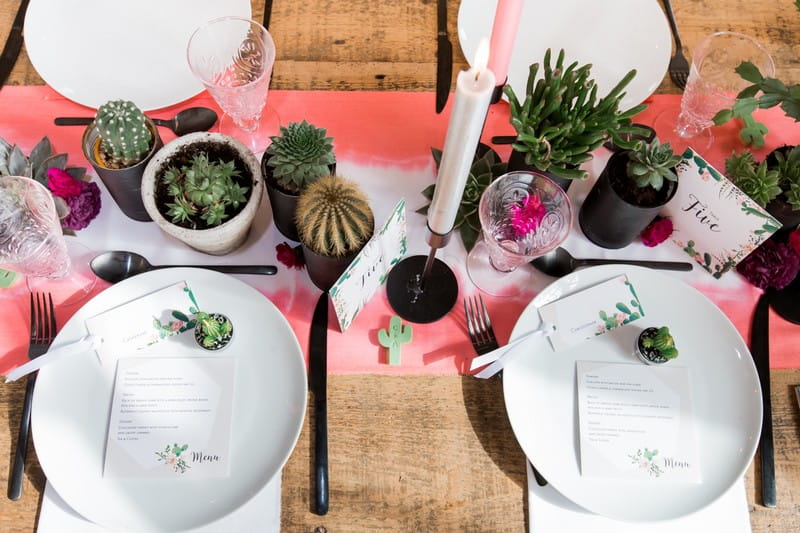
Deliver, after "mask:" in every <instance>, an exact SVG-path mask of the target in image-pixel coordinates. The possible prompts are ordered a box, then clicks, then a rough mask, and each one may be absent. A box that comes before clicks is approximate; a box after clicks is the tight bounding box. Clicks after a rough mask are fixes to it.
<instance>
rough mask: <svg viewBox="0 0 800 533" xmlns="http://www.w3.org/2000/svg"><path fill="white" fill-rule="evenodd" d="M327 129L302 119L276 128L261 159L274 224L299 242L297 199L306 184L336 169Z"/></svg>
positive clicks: (288, 236)
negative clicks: (296, 217) (296, 216)
mask: <svg viewBox="0 0 800 533" xmlns="http://www.w3.org/2000/svg"><path fill="white" fill-rule="evenodd" d="M326 134H327V131H326V130H325V129H323V128H318V127H316V126H314V125H313V124H309V123H308V122H306V121H305V120H304V121H302V122H290V123H289V124H288V125H287V126H285V127H284V126H281V127H280V135H276V136H274V137H271V139H272V144H270V145H269V146H268V147H267V150H266V151H265V152H264V155H263V156H262V158H261V170H262V172H263V173H264V180H265V181H266V183H267V194H268V195H269V202H270V205H271V206H272V217H273V220H274V221H275V226H276V227H277V228H278V231H280V232H281V233H282V234H283V235H284V236H285V237H286V238H288V239H291V240H293V241H299V240H300V237H299V234H298V231H297V225H296V223H295V213H296V211H297V201H298V198H299V196H300V193H302V192H303V191H304V190H305V189H306V188H307V187H308V186H309V185H311V184H312V183H314V182H315V181H317V180H318V179H320V178H321V177H323V176H331V175H333V174H334V173H335V172H336V156H335V154H334V153H333V138H332V137H327V136H326Z"/></svg>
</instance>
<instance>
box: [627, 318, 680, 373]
mask: <svg viewBox="0 0 800 533" xmlns="http://www.w3.org/2000/svg"><path fill="white" fill-rule="evenodd" d="M636 354H637V355H638V356H639V359H641V360H642V361H643V362H644V363H647V364H648V365H660V364H663V363H666V362H667V361H670V360H672V359H675V358H676V357H678V349H677V348H676V347H675V339H674V338H672V335H671V334H670V332H669V328H668V327H666V326H662V327H660V328H655V327H650V328H646V329H645V330H644V331H642V332H641V333H640V334H639V336H638V337H637V338H636Z"/></svg>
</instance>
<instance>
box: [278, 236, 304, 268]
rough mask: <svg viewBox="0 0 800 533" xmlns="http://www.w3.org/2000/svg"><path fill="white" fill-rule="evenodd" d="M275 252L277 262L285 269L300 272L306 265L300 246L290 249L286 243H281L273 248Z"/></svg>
mask: <svg viewBox="0 0 800 533" xmlns="http://www.w3.org/2000/svg"><path fill="white" fill-rule="evenodd" d="M275 251H276V252H278V261H280V262H281V263H282V264H284V265H286V268H296V269H298V270H301V269H302V268H303V267H304V266H305V264H306V261H305V258H304V257H303V249H302V248H301V247H300V246H296V247H294V248H292V247H291V246H289V244H288V243H286V242H282V243H280V244H279V245H278V246H276V247H275Z"/></svg>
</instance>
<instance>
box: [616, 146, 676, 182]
mask: <svg viewBox="0 0 800 533" xmlns="http://www.w3.org/2000/svg"><path fill="white" fill-rule="evenodd" d="M680 160H681V157H680V156H679V155H675V153H674V152H673V151H672V147H671V146H670V145H669V143H668V142H666V143H664V144H661V141H659V140H658V137H655V138H653V140H652V141H651V142H649V143H644V142H639V143H638V144H637V145H636V146H635V147H634V148H633V149H632V150H629V151H628V167H627V169H628V170H627V172H628V177H629V178H631V179H632V180H634V181H635V182H636V185H637V186H639V187H647V186H650V187H652V188H653V189H655V190H657V191H660V190H661V187H663V186H664V180H669V181H678V175H677V174H675V165H677V164H678V162H679V161H680Z"/></svg>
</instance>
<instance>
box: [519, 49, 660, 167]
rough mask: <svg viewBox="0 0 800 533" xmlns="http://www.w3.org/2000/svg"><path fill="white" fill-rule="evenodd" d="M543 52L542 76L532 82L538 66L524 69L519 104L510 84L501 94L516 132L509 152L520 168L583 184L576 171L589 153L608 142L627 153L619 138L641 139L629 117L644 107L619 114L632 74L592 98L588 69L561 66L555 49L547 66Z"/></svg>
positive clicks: (594, 92) (593, 85)
mask: <svg viewBox="0 0 800 533" xmlns="http://www.w3.org/2000/svg"><path fill="white" fill-rule="evenodd" d="M550 60H551V54H550V50H549V49H548V50H547V52H546V53H545V56H544V61H543V76H542V77H541V78H540V79H538V80H537V75H538V74H539V64H538V63H534V64H533V65H531V66H530V70H529V73H528V83H527V86H526V91H525V92H526V94H525V100H524V101H523V102H520V101H519V99H518V98H517V95H516V94H514V90H513V89H512V88H511V86H510V85H506V86H505V87H504V89H503V91H504V92H505V94H506V96H507V97H508V101H509V104H510V109H511V125H512V126H514V129H515V130H516V131H517V139H516V142H514V144H513V148H514V150H516V151H518V152H522V153H524V154H525V163H526V164H528V165H534V166H535V167H536V168H538V169H539V170H542V171H549V172H551V173H553V174H554V175H556V176H558V177H561V178H566V179H585V178H586V177H587V176H588V173H587V172H586V171H584V170H581V169H579V168H577V167H578V165H580V164H581V163H583V162H585V161H588V160H589V159H591V158H592V155H591V152H592V151H594V150H595V149H597V148H599V147H600V146H601V145H602V144H603V143H604V142H606V141H607V140H609V139H611V140H613V141H614V143H615V144H616V145H617V146H619V147H621V148H626V149H629V148H632V147H633V142H631V141H626V140H625V139H623V138H622V137H621V135H622V134H631V135H633V134H637V135H645V134H646V133H647V132H646V131H644V130H642V129H641V128H639V127H637V126H634V125H632V123H631V117H633V116H634V115H636V114H637V113H639V112H641V111H642V110H644V109H645V108H646V107H647V106H645V105H637V106H635V107H633V108H631V109H629V110H627V111H620V110H619V104H620V101H621V100H622V98H623V97H624V96H625V93H624V92H623V90H624V89H625V87H626V86H627V85H628V83H630V81H631V80H632V79H633V77H634V76H635V75H636V70H631V71H630V72H628V73H627V74H626V75H625V77H623V78H622V80H620V82H619V83H618V84H617V85H616V86H615V87H614V88H613V89H611V91H609V93H608V94H607V95H606V96H604V97H602V98H599V99H598V97H597V84H596V83H595V80H594V79H592V78H591V77H590V75H591V67H592V66H591V65H590V64H587V65H582V66H578V63H577V62H573V63H572V64H570V65H569V66H565V62H564V50H561V51H560V52H559V54H558V58H557V59H556V63H555V66H551V61H550Z"/></svg>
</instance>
